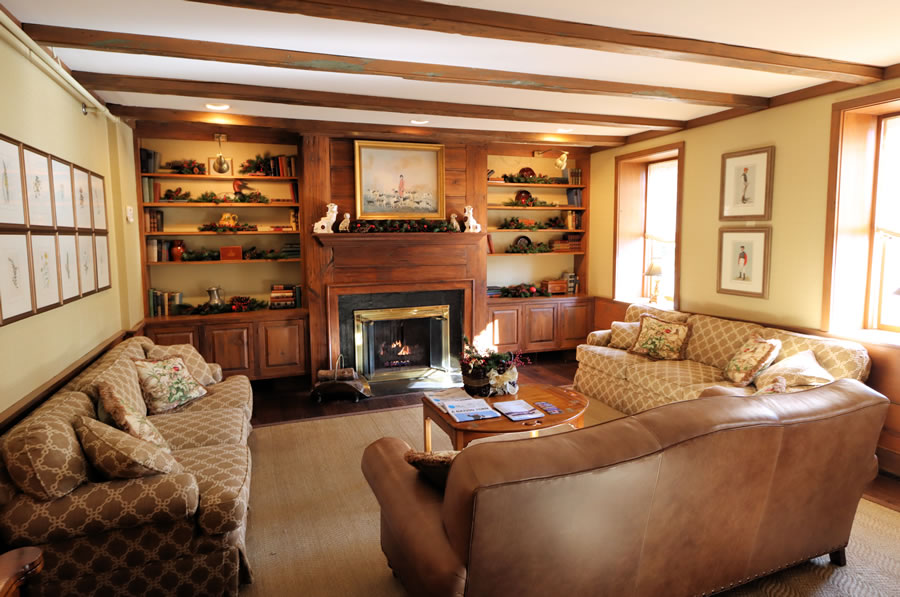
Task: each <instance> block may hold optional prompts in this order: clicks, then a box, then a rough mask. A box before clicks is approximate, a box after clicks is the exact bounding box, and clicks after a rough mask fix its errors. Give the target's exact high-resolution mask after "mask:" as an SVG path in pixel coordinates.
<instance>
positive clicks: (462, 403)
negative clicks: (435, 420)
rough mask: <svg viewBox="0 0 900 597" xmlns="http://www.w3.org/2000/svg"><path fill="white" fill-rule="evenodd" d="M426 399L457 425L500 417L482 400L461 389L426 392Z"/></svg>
mask: <svg viewBox="0 0 900 597" xmlns="http://www.w3.org/2000/svg"><path fill="white" fill-rule="evenodd" d="M425 397H426V398H427V399H428V400H430V401H431V403H432V404H434V405H435V406H437V407H438V408H439V409H440V410H441V411H443V412H445V413H447V414H449V415H450V416H451V417H452V418H453V420H454V421H456V422H457V423H466V422H468V421H480V420H482V419H494V418H497V417H499V416H500V413H498V412H497V411H495V410H494V409H493V408H491V406H490V405H489V404H488V403H487V402H485V401H484V400H482V399H481V398H472V397H471V396H469V395H468V394H466V393H465V392H464V391H463V390H462V389H460V388H450V389H449V390H442V391H440V392H426V393H425Z"/></svg>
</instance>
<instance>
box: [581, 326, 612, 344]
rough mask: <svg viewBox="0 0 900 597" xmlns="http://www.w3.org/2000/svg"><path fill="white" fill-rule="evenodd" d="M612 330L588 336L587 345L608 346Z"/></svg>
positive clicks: (600, 331) (592, 333)
mask: <svg viewBox="0 0 900 597" xmlns="http://www.w3.org/2000/svg"><path fill="white" fill-rule="evenodd" d="M611 336H612V330H598V331H596V332H591V333H590V334H588V337H587V343H588V344H590V345H592V346H609V339H610V337H611Z"/></svg>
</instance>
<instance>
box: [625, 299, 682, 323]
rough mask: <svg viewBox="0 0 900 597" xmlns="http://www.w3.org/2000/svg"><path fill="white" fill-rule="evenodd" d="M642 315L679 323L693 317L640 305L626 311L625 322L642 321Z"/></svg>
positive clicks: (629, 306) (635, 304)
mask: <svg viewBox="0 0 900 597" xmlns="http://www.w3.org/2000/svg"><path fill="white" fill-rule="evenodd" d="M641 315H652V316H653V317H656V318H657V319H662V320H663V321H674V322H678V323H684V322H685V321H687V320H688V317H690V316H691V314H690V313H682V312H681V311H670V310H669V309H660V308H659V307H652V306H650V305H644V304H640V303H634V304H632V305H628V308H627V309H625V321H627V322H630V321H640V320H641Z"/></svg>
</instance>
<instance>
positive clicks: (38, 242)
mask: <svg viewBox="0 0 900 597" xmlns="http://www.w3.org/2000/svg"><path fill="white" fill-rule="evenodd" d="M31 262H32V263H33V264H34V306H35V308H36V309H37V310H38V311H40V310H41V309H45V308H47V307H55V306H57V305H59V303H60V300H59V296H60V295H59V272H58V270H57V268H58V264H57V261H56V235H55V234H40V233H36V232H35V233H32V235H31Z"/></svg>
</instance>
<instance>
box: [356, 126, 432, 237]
mask: <svg viewBox="0 0 900 597" xmlns="http://www.w3.org/2000/svg"><path fill="white" fill-rule="evenodd" d="M354 153H355V157H356V217H357V219H360V220H401V219H419V218H426V219H429V220H443V219H444V146H443V145H431V144H426V143H390V142H386V141H355V142H354Z"/></svg>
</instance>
